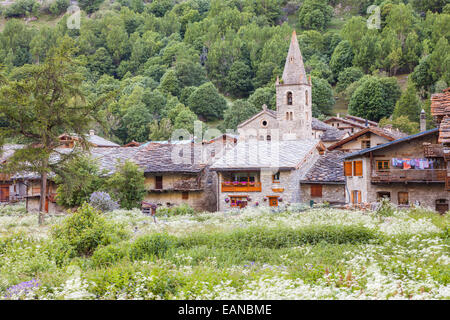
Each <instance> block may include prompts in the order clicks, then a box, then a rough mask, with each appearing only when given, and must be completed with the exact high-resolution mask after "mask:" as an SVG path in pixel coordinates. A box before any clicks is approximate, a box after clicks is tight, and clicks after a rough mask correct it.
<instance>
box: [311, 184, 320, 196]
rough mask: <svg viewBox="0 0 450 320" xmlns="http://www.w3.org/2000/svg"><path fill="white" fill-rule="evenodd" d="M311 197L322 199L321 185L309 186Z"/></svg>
mask: <svg viewBox="0 0 450 320" xmlns="http://www.w3.org/2000/svg"><path fill="white" fill-rule="evenodd" d="M311 197H317V198H322V185H321V184H312V185H311Z"/></svg>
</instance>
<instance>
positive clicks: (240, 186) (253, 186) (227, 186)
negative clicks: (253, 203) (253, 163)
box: [222, 182, 261, 192]
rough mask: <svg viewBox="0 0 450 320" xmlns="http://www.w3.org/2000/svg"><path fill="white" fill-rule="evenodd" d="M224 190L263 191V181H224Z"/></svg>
mask: <svg viewBox="0 0 450 320" xmlns="http://www.w3.org/2000/svg"><path fill="white" fill-rule="evenodd" d="M222 192H261V182H253V183H252V182H246V183H242V182H239V183H233V182H222Z"/></svg>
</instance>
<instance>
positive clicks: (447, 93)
mask: <svg viewBox="0 0 450 320" xmlns="http://www.w3.org/2000/svg"><path fill="white" fill-rule="evenodd" d="M430 108H431V114H432V115H433V116H439V115H441V116H442V115H450V87H449V88H447V89H445V90H444V91H443V92H442V93H435V94H432V95H431V106H430Z"/></svg>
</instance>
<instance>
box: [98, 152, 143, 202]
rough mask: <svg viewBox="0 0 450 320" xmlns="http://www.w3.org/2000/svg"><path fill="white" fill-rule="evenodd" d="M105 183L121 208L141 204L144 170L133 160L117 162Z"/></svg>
mask: <svg viewBox="0 0 450 320" xmlns="http://www.w3.org/2000/svg"><path fill="white" fill-rule="evenodd" d="M106 185H107V186H108V190H109V191H110V192H111V193H112V195H113V196H114V198H115V199H117V200H118V201H119V203H120V206H121V207H122V208H125V209H133V208H137V207H140V206H141V201H142V199H144V195H145V193H146V190H145V178H144V172H143V171H142V170H141V169H140V168H139V167H138V166H137V165H136V164H135V163H134V162H131V161H129V160H127V161H125V162H124V163H122V164H119V165H118V167H117V171H116V172H115V173H114V174H113V175H112V176H111V177H110V178H109V179H108V181H107V182H106Z"/></svg>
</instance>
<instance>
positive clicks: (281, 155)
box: [211, 139, 319, 171]
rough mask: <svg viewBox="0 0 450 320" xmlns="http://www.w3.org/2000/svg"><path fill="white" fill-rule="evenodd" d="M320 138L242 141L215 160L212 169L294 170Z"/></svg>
mask: <svg viewBox="0 0 450 320" xmlns="http://www.w3.org/2000/svg"><path fill="white" fill-rule="evenodd" d="M318 143H319V141H318V140H314V139H309V140H292V141H269V142H268V141H257V140H250V141H242V142H238V143H237V144H236V146H235V147H234V148H232V149H230V150H227V152H226V153H224V154H223V155H222V156H221V157H219V158H218V159H217V161H215V162H214V163H213V164H212V166H211V169H212V170H217V171H227V170H230V171H232V170H239V169H247V170H249V169H255V170H256V169H260V168H266V169H270V168H279V169H283V170H294V169H295V168H296V167H297V166H298V165H299V164H300V163H301V162H302V160H303V159H304V158H305V156H306V155H307V154H308V153H309V152H310V151H312V150H313V149H314V148H315V147H316V146H317V144H318Z"/></svg>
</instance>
